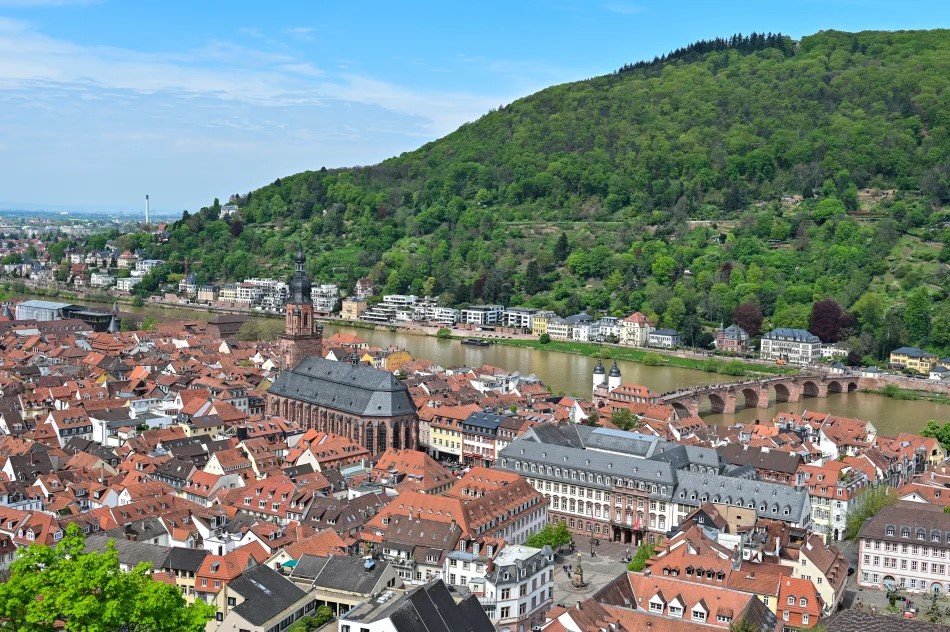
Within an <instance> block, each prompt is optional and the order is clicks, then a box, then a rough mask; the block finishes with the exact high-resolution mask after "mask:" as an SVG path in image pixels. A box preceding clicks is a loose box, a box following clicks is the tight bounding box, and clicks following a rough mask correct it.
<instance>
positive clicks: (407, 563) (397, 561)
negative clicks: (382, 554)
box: [387, 557, 416, 571]
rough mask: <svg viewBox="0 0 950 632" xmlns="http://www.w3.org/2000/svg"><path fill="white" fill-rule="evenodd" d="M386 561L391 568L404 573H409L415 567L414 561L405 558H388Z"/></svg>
mask: <svg viewBox="0 0 950 632" xmlns="http://www.w3.org/2000/svg"><path fill="white" fill-rule="evenodd" d="M387 561H388V562H389V563H390V564H391V565H392V566H393V568H397V569H400V570H404V571H411V570H413V569H414V568H415V567H416V561H415V560H408V559H405V558H399V557H397V558H389V559H387Z"/></svg>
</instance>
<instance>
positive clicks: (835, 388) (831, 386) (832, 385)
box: [828, 380, 842, 393]
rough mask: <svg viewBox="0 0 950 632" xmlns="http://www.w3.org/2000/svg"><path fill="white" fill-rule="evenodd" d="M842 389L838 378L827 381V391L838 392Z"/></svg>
mask: <svg viewBox="0 0 950 632" xmlns="http://www.w3.org/2000/svg"><path fill="white" fill-rule="evenodd" d="M841 390H842V386H841V382H839V381H838V380H831V381H830V382H828V393H840V392H841Z"/></svg>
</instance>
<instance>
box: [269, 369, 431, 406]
mask: <svg viewBox="0 0 950 632" xmlns="http://www.w3.org/2000/svg"><path fill="white" fill-rule="evenodd" d="M267 392H268V393H271V394H274V395H282V396H284V397H289V398H291V399H296V400H300V401H304V402H309V403H311V404H317V405H318V406H324V407H326V408H332V409H335V410H339V411H343V412H347V413H351V414H354V415H359V416H360V417H394V416H397V415H408V414H412V413H415V412H416V408H415V406H414V405H413V403H412V398H411V397H410V396H409V390H408V389H407V388H406V386H405V385H404V384H403V383H402V382H400V381H399V380H397V379H396V378H395V377H393V374H392V373H389V372H388V371H381V370H379V369H374V368H372V367H368V366H362V365H356V364H349V363H346V362H334V361H332V360H325V359H323V358H318V357H316V356H307V357H306V358H304V359H303V360H302V361H301V362H300V364H298V365H297V366H296V367H294V368H293V369H291V370H289V371H285V372H284V373H282V374H281V375H280V376H279V377H278V378H277V379H276V380H275V381H274V384H273V385H272V386H271V387H270V389H268V391H267Z"/></svg>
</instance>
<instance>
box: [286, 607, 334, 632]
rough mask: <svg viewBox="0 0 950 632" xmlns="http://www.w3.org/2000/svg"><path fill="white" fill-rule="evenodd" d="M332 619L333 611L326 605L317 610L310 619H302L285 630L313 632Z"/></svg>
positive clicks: (290, 631)
mask: <svg viewBox="0 0 950 632" xmlns="http://www.w3.org/2000/svg"><path fill="white" fill-rule="evenodd" d="M332 619H333V610H331V609H330V607H329V606H327V605H326V604H324V605H322V606H320V607H319V608H317V610H316V612H314V613H313V616H312V617H304V618H303V619H300V620H298V621H296V622H294V624H293V625H292V626H290V627H289V628H287V632H313V630H318V629H320V627H322V626H323V625H325V624H326V623H328V622H329V621H331V620H332Z"/></svg>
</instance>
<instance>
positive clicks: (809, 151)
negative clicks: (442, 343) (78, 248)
mask: <svg viewBox="0 0 950 632" xmlns="http://www.w3.org/2000/svg"><path fill="white" fill-rule="evenodd" d="M232 201H233V202H235V203H237V204H238V205H240V206H241V212H240V218H239V219H237V218H234V219H229V220H222V219H219V216H218V212H219V209H220V205H219V204H217V202H216V203H215V205H213V206H211V207H208V208H206V209H202V210H201V212H198V213H195V214H191V215H189V214H187V213H186V214H185V215H184V216H183V217H182V219H181V220H180V221H179V222H177V223H175V224H174V226H173V227H172V228H171V229H170V231H171V234H170V239H169V241H168V242H167V243H163V244H157V243H150V242H149V240H148V238H147V237H148V236H146V235H131V236H124V237H123V239H128V240H129V242H130V243H132V244H134V245H138V246H140V247H142V248H143V250H145V251H146V252H148V253H149V254H151V255H154V256H157V257H161V258H164V259H167V260H169V261H170V263H169V265H167V266H165V267H164V268H162V269H161V270H159V271H158V272H157V273H156V274H155V275H154V277H153V278H150V279H148V283H147V284H143V285H142V286H140V287H141V290H140V291H143V292H144V291H148V290H150V289H152V288H154V287H157V285H158V284H159V283H160V282H161V281H162V280H164V279H165V278H167V276H168V275H169V274H176V273H178V274H180V273H181V272H182V262H183V261H184V259H185V258H186V257H187V258H188V259H189V260H190V261H191V262H192V266H191V269H192V270H193V271H195V272H196V273H197V274H198V275H199V277H200V279H201V280H212V279H217V280H228V279H239V278H243V277H245V276H261V275H264V274H274V275H277V274H286V273H287V272H288V271H289V270H290V267H291V266H290V253H291V252H292V251H293V250H294V249H295V248H296V243H297V242H298V240H299V241H302V242H303V244H304V245H305V247H306V249H307V251H308V253H309V255H310V259H309V262H308V265H309V266H310V272H311V273H312V274H313V276H314V277H315V278H316V279H317V280H319V281H321V282H337V283H340V284H341V285H343V286H345V287H351V286H352V283H353V282H354V281H355V280H356V279H357V278H359V277H361V276H367V275H368V276H370V277H371V278H373V279H374V280H375V281H376V282H377V287H378V288H379V289H380V290H381V291H383V292H387V293H395V292H401V293H405V292H412V293H416V294H440V295H441V296H442V298H443V300H444V302H446V303H448V304H453V305H463V304H468V303H476V302H500V303H505V304H520V305H528V306H534V307H542V308H552V309H555V310H556V311H558V312H561V313H571V312H577V311H581V310H588V311H591V312H598V313H603V312H607V313H611V314H616V315H623V314H625V313H629V312H630V311H631V310H634V309H639V310H642V311H644V312H646V313H648V314H649V315H651V316H653V317H655V318H656V320H657V322H658V323H659V324H661V325H668V326H672V327H677V328H680V329H683V330H684V331H685V332H686V333H687V336H690V335H695V334H696V333H697V332H699V331H701V327H702V326H703V325H705V326H706V327H707V328H708V327H709V326H710V325H713V324H718V323H719V322H726V323H728V322H729V321H730V320H732V318H733V314H734V312H735V313H736V315H737V317H739V318H740V319H742V322H743V323H746V324H751V325H753V326H754V325H756V324H757V323H760V324H759V325H758V326H759V328H761V329H766V328H768V327H772V326H788V327H808V326H810V325H816V326H820V327H823V328H824V333H823V334H822V335H823V337H825V338H828V339H842V340H843V339H848V340H850V342H851V344H852V346H853V348H854V349H855V352H856V354H857V355H858V356H864V357H866V359H868V360H872V359H874V358H881V357H883V355H884V354H885V353H886V352H887V351H888V350H889V349H891V348H893V347H894V346H896V345H899V344H908V343H912V344H918V345H924V346H929V347H932V348H937V349H946V350H950V301H948V298H947V297H948V284H950V282H948V274H947V271H948V265H947V264H948V263H950V213H948V211H947V207H946V204H947V203H948V202H950V31H947V30H934V31H914V32H864V33H842V32H835V31H825V32H820V33H817V34H815V35H812V36H809V37H805V38H803V39H802V40H801V41H799V42H793V41H792V40H790V39H789V38H787V37H784V36H781V35H772V34H769V35H758V34H756V35H753V36H750V37H742V36H734V37H732V38H727V39H721V40H713V41H709V42H697V43H695V44H692V45H689V46H686V47H685V48H682V49H680V50H677V51H674V52H673V53H670V54H668V55H664V56H662V57H658V58H657V59H654V60H653V61H649V62H639V63H635V64H630V65H627V66H624V67H623V68H621V69H619V70H618V71H617V72H616V73H613V74H610V75H606V76H601V77H595V78H592V79H588V80H585V81H578V82H574V83H569V84H564V85H559V86H554V87H552V88H548V89H546V90H543V91H541V92H538V93H537V94H534V95H531V96H529V97H526V98H523V99H520V100H518V101H515V102H514V103H511V104H510V105H506V106H504V107H501V108H499V109H498V110H496V111H492V112H489V113H487V114H486V115H484V116H483V117H481V118H480V119H478V120H477V121H475V122H472V123H468V124H465V125H463V126H462V127H460V128H459V129H458V130H456V131H455V132H453V133H451V134H449V135H448V136H446V137H445V138H442V139H440V140H438V141H435V142H432V143H428V144H426V145H424V146H423V147H420V148H419V149H417V150H415V151H412V152H409V153H405V154H403V155H401V156H398V157H395V158H392V159H390V160H386V161H384V162H382V163H380V164H378V165H374V166H370V167H353V168H348V169H325V168H324V169H320V170H318V171H307V172H304V173H299V174H297V175H293V176H289V177H286V178H281V179H279V180H277V181H275V182H274V183H273V184H271V185H268V186H265V187H263V188H261V189H259V190H256V191H253V192H251V193H247V194H242V195H235V196H233V198H232ZM172 278H174V277H172ZM816 303H818V304H819V307H818V309H813V306H814V305H815V304H816ZM829 310H830V311H829ZM815 312H820V313H815ZM835 314H837V315H838V316H837V320H835V318H836V316H835ZM816 318H817V320H818V321H822V319H824V324H823V325H822V323H821V322H818V323H817V324H816V322H815V321H816ZM749 319H751V320H749ZM829 319H830V320H831V321H834V323H835V324H834V325H833V326H829V325H828V322H830V321H829ZM753 328H755V327H753Z"/></svg>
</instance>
